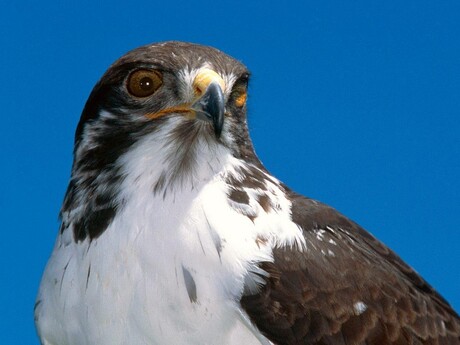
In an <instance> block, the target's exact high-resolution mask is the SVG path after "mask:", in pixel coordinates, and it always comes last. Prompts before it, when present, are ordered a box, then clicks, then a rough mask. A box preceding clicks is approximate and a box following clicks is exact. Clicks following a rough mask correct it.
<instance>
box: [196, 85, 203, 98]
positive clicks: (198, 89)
mask: <svg viewBox="0 0 460 345" xmlns="http://www.w3.org/2000/svg"><path fill="white" fill-rule="evenodd" d="M202 94H203V90H202V89H201V87H199V86H197V85H196V86H195V95H196V96H201V95H202Z"/></svg>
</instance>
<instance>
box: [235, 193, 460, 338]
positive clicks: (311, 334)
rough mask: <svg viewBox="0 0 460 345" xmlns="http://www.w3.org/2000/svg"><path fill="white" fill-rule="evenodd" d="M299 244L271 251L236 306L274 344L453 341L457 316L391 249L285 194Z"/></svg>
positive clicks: (458, 329) (459, 329)
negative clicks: (254, 290) (253, 288)
mask: <svg viewBox="0 0 460 345" xmlns="http://www.w3.org/2000/svg"><path fill="white" fill-rule="evenodd" d="M291 198H292V202H293V209H292V213H293V215H292V216H293V220H294V221H295V222H296V223H297V224H299V225H300V226H301V227H302V228H303V231H304V236H305V239H306V244H307V249H306V250H304V251H302V252H300V251H298V250H296V249H295V248H280V249H275V250H274V262H265V263H262V264H261V268H262V269H264V270H265V271H266V272H268V273H269V277H268V278H266V284H265V285H264V286H263V287H262V288H261V290H260V292H259V293H258V294H256V295H250V296H244V297H243V298H242V300H241V305H242V306H243V308H244V309H245V310H246V312H247V314H248V315H249V317H250V318H251V320H252V321H253V322H254V324H255V325H257V327H258V328H259V330H260V331H261V332H262V333H263V334H264V335H266V337H267V338H269V339H270V340H271V341H272V342H274V344H279V345H281V344H347V345H351V344H366V345H373V344H376V345H377V344H379V345H382V344H401V345H402V344H460V319H459V316H458V315H457V314H456V313H455V311H454V310H453V309H452V308H451V307H450V305H449V304H448V303H447V302H446V301H445V300H444V299H443V298H442V297H441V296H440V295H439V294H438V293H437V292H436V291H435V290H434V289H433V288H432V287H431V286H430V285H428V284H427V283H426V282H425V281H424V280H423V279H422V278H421V277H420V276H419V275H418V274H417V273H416V272H415V271H414V270H413V269H412V268H410V267H409V266H407V265H406V264H405V263H404V262H403V261H402V260H401V259H400V258H399V257H398V256H397V255H396V254H394V253H393V252H392V251H391V250H389V249H388V248H387V247H386V246H385V245H383V244H382V243H381V242H379V241H378V240H377V239H375V238H374V237H373V236H372V235H370V234H369V233H367V232H366V231H365V230H363V229H362V228H360V227H359V226H358V225H356V224H355V223H353V222H351V221H350V220H348V219H347V218H345V217H343V216H342V215H340V214H339V213H338V212H337V211H335V210H334V209H332V208H330V207H327V206H325V205H323V204H320V203H318V202H316V201H313V200H310V199H306V198H303V197H300V196H298V195H294V194H292V195H291Z"/></svg>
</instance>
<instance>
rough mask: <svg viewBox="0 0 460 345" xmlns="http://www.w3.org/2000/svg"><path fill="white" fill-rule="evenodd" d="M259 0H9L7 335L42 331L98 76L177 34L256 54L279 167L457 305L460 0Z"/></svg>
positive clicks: (255, 125)
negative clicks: (44, 295) (81, 124)
mask: <svg viewBox="0 0 460 345" xmlns="http://www.w3.org/2000/svg"><path fill="white" fill-rule="evenodd" d="M128 3H131V4H128ZM165 3H168V4H167V5H165ZM258 3H259V4H256V2H255V1H254V2H250V1H241V2H239V1H219V2H218V1H198V2H197V1H181V2H174V1H154V0H153V1H152V0H151V1H142V0H141V1H136V2H128V1H89V0H84V1H72V2H70V1H68V2H64V1H46V0H44V1H30V0H22V1H3V2H2V4H1V5H0V28H1V31H0V44H1V45H0V73H1V79H0V81H1V82H0V95H1V96H0V97H1V98H0V99H1V107H0V109H1V110H0V112H1V126H0V131H1V135H0V145H1V146H0V147H1V151H0V152H1V162H2V163H1V164H2V166H1V169H0V181H1V183H0V216H1V225H0V227H1V228H0V231H1V232H0V234H1V241H0V255H1V266H0V267H1V275H0V277H1V281H0V289H1V291H0V303H1V304H0V305H1V308H2V313H1V316H0V334H2V336H1V342H2V343H5V344H38V340H37V338H36V335H35V330H34V325H33V313H32V309H33V306H34V298H35V294H36V290H37V287H38V284H39V280H40V276H41V273H42V271H43V268H44V266H45V264H46V261H47V258H48V256H49V254H50V253H51V249H52V247H53V243H54V238H55V236H56V233H57V231H58V220H57V215H58V211H59V208H60V204H61V202H62V199H63V196H64V192H65V189H66V185H67V183H68V179H69V173H70V167H71V162H72V149H73V134H74V130H75V126H76V124H77V122H78V119H79V116H80V112H81V110H82V108H83V105H84V103H85V101H86V98H87V96H88V95H89V93H90V91H91V89H92V87H93V86H94V84H95V83H96V81H97V80H98V79H99V78H100V76H101V75H102V73H103V72H104V71H105V69H106V68H107V67H108V66H109V64H111V63H112V62H113V61H114V60H116V59H117V58H118V57H120V56H121V55H122V54H124V53H125V52H126V51H128V50H130V49H133V48H135V47H137V46H139V45H143V44H147V43H151V42H156V41H164V40H171V39H175V40H185V41H192V42H196V43H202V44H207V45H212V46H215V47H217V48H219V49H221V50H223V51H225V52H227V53H228V54H230V55H232V56H234V57H236V58H238V59H239V60H241V61H242V62H243V63H245V64H246V65H247V66H248V67H249V69H250V70H251V71H252V82H251V86H250V98H249V121H250V128H251V133H252V138H253V140H254V143H255V147H256V150H257V153H258V155H259V157H260V158H261V160H262V161H263V162H264V163H265V165H266V166H267V168H268V169H269V170H270V171H271V172H272V173H273V174H274V175H275V176H277V177H278V178H279V179H281V180H282V181H283V182H285V183H286V184H287V185H289V186H290V187H292V188H293V189H294V190H296V191H298V192H300V193H302V194H305V195H308V196H310V197H313V198H315V199H319V200H321V201H323V202H326V203H328V204H330V205H332V206H334V207H335V208H337V209H338V210H340V211H341V212H343V213H344V214H346V215H347V216H349V217H350V218H352V219H353V220H355V221H357V222H358V223H359V224H361V225H362V226H364V227H365V228H366V229H368V230H369V231H371V232H372V233H373V234H374V235H376V236H377V237H378V238H379V239H381V240H382V241H383V242H385V243H386V244H387V245H389V246H390V247H391V248H392V249H394V250H395V251H396V252H397V253H398V254H400V255H401V256H402V258H403V259H404V260H406V261H407V262H408V263H409V264H410V265H412V266H413V267H414V268H415V269H416V270H417V271H418V272H420V273H421V274H422V276H424V277H425V279H427V280H428V282H429V283H431V284H432V285H433V286H434V287H435V288H436V289H437V290H439V292H440V293H441V294H442V295H443V296H444V297H445V298H447V300H449V301H450V303H451V304H452V305H453V306H454V307H455V309H456V310H457V311H459V310H460V268H459V263H460V250H459V242H460V231H459V230H460V229H459V216H460V196H459V195H460V39H459V37H460V2H459V1H448V0H447V1H442V2H434V1H424V0H413V1H380V3H379V4H377V2H370V1H364V0H358V1H352V2H351V1H348V2H345V1H308V0H307V1H298V2H291V1H276V2H275V1H273V2H271V1H263V2H262V1H260V2H258ZM262 3H263V5H261V4H262Z"/></svg>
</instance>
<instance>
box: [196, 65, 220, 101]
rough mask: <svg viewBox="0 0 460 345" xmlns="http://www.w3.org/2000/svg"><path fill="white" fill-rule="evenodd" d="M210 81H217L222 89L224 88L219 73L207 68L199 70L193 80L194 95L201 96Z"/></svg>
mask: <svg viewBox="0 0 460 345" xmlns="http://www.w3.org/2000/svg"><path fill="white" fill-rule="evenodd" d="M212 82H217V83H218V84H219V85H220V88H221V89H222V91H224V90H225V82H224V80H223V79H222V77H221V76H220V75H219V74H217V73H216V72H215V71H213V70H212V69H209V68H203V69H202V70H200V71H199V72H198V74H197V75H196V77H195V80H194V81H193V89H194V90H195V94H196V96H198V97H199V96H201V95H202V94H203V93H204V92H205V91H206V89H207V88H208V86H209V84H211V83H212Z"/></svg>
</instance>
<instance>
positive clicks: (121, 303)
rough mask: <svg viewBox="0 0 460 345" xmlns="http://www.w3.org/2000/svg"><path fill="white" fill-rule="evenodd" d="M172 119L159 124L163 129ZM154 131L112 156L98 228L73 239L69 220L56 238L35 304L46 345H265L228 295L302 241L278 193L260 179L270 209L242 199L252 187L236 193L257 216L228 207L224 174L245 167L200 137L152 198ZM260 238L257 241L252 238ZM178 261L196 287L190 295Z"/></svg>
mask: <svg viewBox="0 0 460 345" xmlns="http://www.w3.org/2000/svg"><path fill="white" fill-rule="evenodd" d="M174 121H176V120H175V119H174V118H171V119H170V120H169V121H168V123H167V124H165V125H164V129H162V130H163V131H164V133H163V134H164V135H167V134H168V133H169V130H170V128H172V127H174V126H175V123H174ZM161 134H162V133H156V135H155V136H147V137H145V138H144V139H142V140H141V141H139V142H138V143H137V144H136V146H135V147H133V148H132V149H131V150H130V151H129V152H128V153H127V154H125V155H124V156H122V157H120V159H119V164H120V165H121V166H123V167H125V171H124V172H123V173H124V175H125V178H124V181H123V184H122V188H121V193H120V194H119V201H120V204H121V205H122V206H121V207H120V209H119V210H118V212H117V215H116V217H115V218H114V219H113V221H112V223H111V224H110V226H109V227H108V228H107V229H106V231H104V232H103V233H102V235H101V236H100V237H99V238H97V239H94V240H92V241H91V242H90V241H89V240H88V239H87V240H85V241H84V242H80V243H75V242H74V241H73V238H72V236H73V235H72V229H71V228H69V229H67V230H66V231H64V233H63V234H62V235H61V236H60V237H59V238H58V240H57V242H56V246H55V248H54V252H53V255H52V257H51V259H50V261H49V263H48V266H47V268H46V272H45V274H44V277H43V281H42V285H41V288H40V292H39V297H38V299H39V300H41V301H42V302H40V303H39V304H38V306H37V309H36V317H37V318H38V330H39V333H40V336H41V337H42V339H45V341H46V342H47V343H48V344H54V345H64V344H68V345H77V344H78V345H81V344H99V345H104V344H110V345H116V344H136V345H137V344H139V345H141V344H149V345H152V344H200V345H203V344H270V342H269V341H268V340H267V339H266V338H265V337H263V336H262V335H260V333H259V332H257V331H256V330H255V328H254V327H253V326H252V325H251V324H250V322H249V321H248V319H247V316H246V315H245V314H244V312H242V310H241V309H240V307H239V302H238V301H239V299H240V297H241V295H242V293H243V288H244V284H245V279H246V283H247V282H248V278H247V277H248V274H249V272H251V271H256V270H257V268H256V264H257V263H258V262H260V261H270V260H273V259H272V248H273V247H274V246H283V245H294V244H295V245H297V246H298V247H299V248H300V247H302V246H304V239H303V236H302V234H301V231H300V229H299V228H298V227H297V225H295V224H294V223H293V222H292V221H291V215H290V206H291V205H290V202H289V200H288V199H287V198H286V197H285V196H284V193H283V192H282V190H281V189H280V188H279V187H278V185H277V181H276V180H275V179H273V178H268V176H267V182H266V183H267V187H268V189H269V190H270V193H271V194H270V195H271V198H273V199H274V200H273V202H274V203H275V202H276V203H277V204H279V205H280V208H279V210H278V211H277V212H271V213H266V212H265V211H264V210H263V209H262V208H261V207H260V205H258V204H257V202H255V201H254V200H256V199H255V194H254V193H257V191H254V190H247V193H248V195H249V196H250V199H251V200H250V207H252V208H254V212H255V213H257V218H256V219H255V220H254V221H251V220H250V219H249V218H247V217H246V216H244V215H242V214H241V213H239V212H237V210H236V209H235V208H233V207H230V205H229V200H228V197H227V194H228V188H229V187H228V185H227V183H226V182H225V179H226V177H228V176H229V175H231V176H233V177H234V178H236V179H238V178H240V176H238V174H239V171H241V170H240V168H241V167H242V166H243V165H244V164H245V163H244V162H242V161H239V160H237V159H235V158H234V157H233V156H231V154H230V152H229V151H228V150H227V149H226V148H225V147H223V146H221V145H217V144H214V145H210V144H209V143H205V142H203V143H200V144H199V147H198V149H197V152H196V153H197V160H198V161H197V165H196V167H197V169H196V171H195V172H194V175H193V176H188V177H187V179H188V180H184V181H183V182H184V183H182V184H177V185H176V186H175V187H173V189H172V190H170V191H167V192H166V193H164V194H163V193H156V194H154V193H153V191H152V188H153V187H152V186H153V185H154V184H155V182H156V181H157V180H158V178H159V177H160V176H159V173H160V172H161V171H162V170H163V169H168V166H167V164H168V163H167V162H165V160H166V158H165V157H168V155H167V152H165V146H164V144H161V143H164V138H162V135H161ZM171 149H172V148H171ZM210 157H211V158H210ZM200 159H201V160H202V161H200ZM159 167H160V168H159ZM162 168H163V169H162ZM192 186H193V187H192ZM216 236H217V240H218V241H219V244H220V246H221V247H220V248H219V246H217V245H216ZM260 236H262V237H263V238H265V239H267V241H266V242H265V243H260V242H259V241H258V238H260ZM183 269H185V270H187V271H188V272H190V274H191V276H192V277H193V280H194V283H195V285H196V301H195V302H192V301H191V299H190V296H189V293H188V291H187V287H186V282H185V281H184V274H183ZM258 283H259V282H257V281H256V282H254V285H255V286H256V285H257V284H258ZM252 288H254V287H252ZM255 288H257V286H256V287H255ZM46 342H45V343H46Z"/></svg>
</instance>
